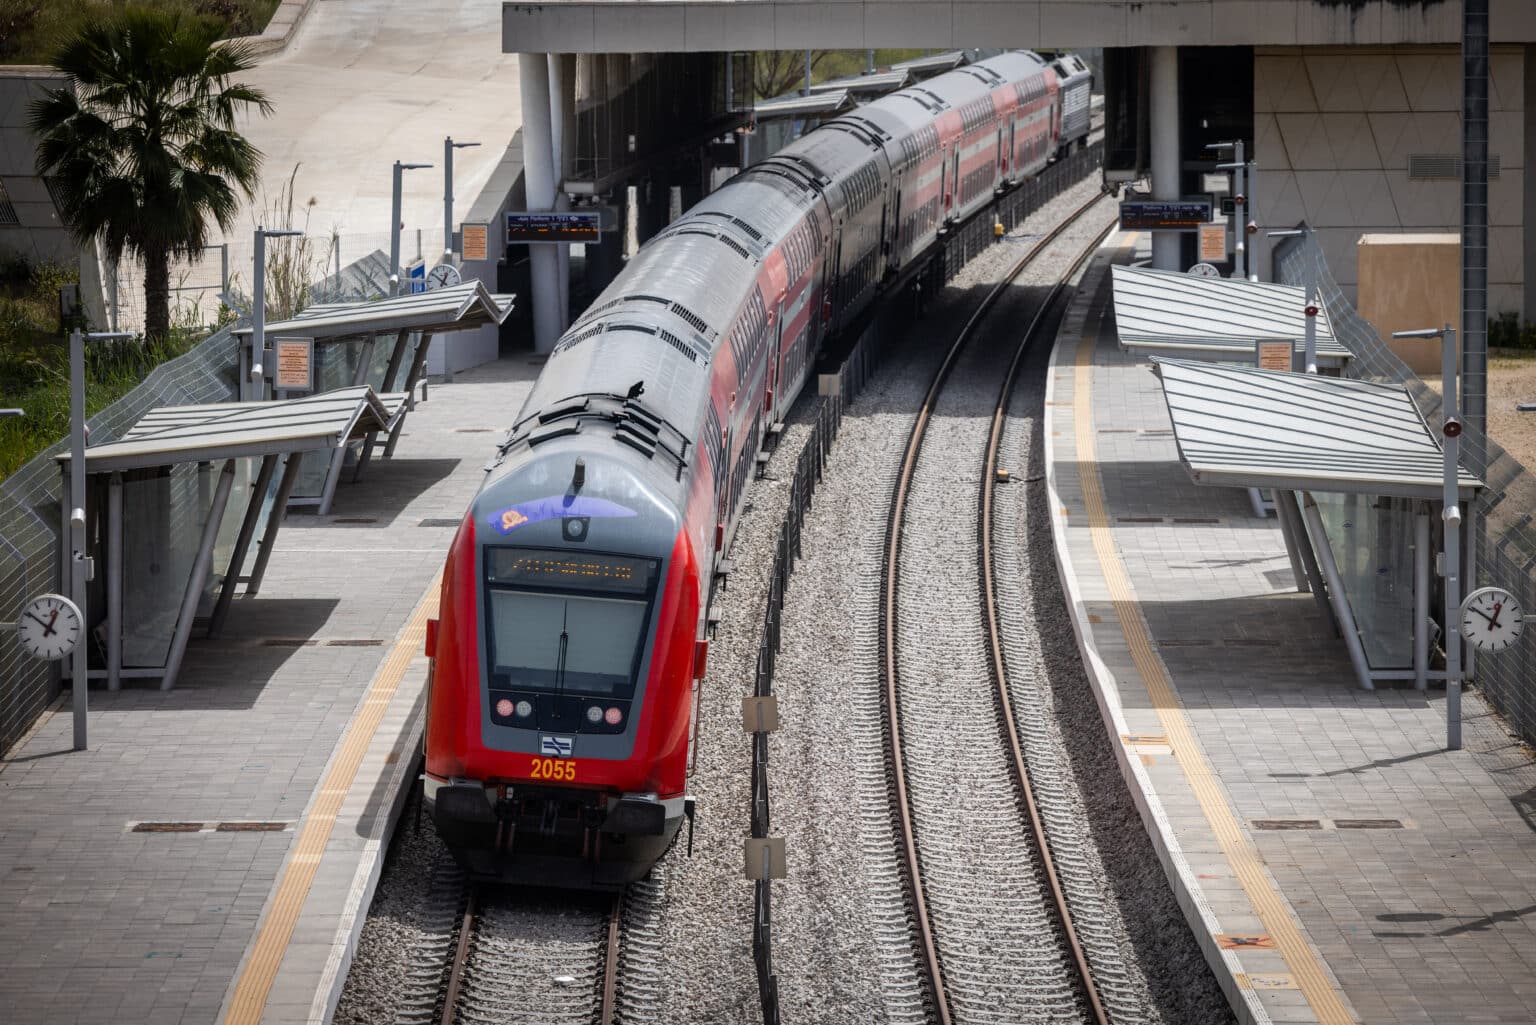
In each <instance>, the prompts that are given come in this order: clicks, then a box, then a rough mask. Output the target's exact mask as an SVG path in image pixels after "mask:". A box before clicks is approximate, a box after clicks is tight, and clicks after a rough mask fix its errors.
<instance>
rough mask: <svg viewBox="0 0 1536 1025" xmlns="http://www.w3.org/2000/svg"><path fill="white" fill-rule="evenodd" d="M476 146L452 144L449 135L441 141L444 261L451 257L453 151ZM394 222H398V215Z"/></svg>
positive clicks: (466, 143) (461, 143) (474, 144)
mask: <svg viewBox="0 0 1536 1025" xmlns="http://www.w3.org/2000/svg"><path fill="white" fill-rule="evenodd" d="M478 145H480V144H479V143H478V142H454V141H453V136H451V135H450V136H448V137H447V138H445V139H443V258H444V259H445V260H446V259H450V258H452V256H453V151H454V150H456V149H465V148H467V147H469V146H478ZM397 194H398V193H397ZM395 220H396V221H399V220H400V218H399V216H398V215H397V216H396V217H395Z"/></svg>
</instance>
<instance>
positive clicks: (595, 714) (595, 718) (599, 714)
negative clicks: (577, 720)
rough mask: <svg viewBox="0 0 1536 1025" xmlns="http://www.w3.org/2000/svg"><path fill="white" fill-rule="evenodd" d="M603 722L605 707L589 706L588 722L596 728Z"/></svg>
mask: <svg viewBox="0 0 1536 1025" xmlns="http://www.w3.org/2000/svg"><path fill="white" fill-rule="evenodd" d="M602 721H603V707H602V706H601V705H588V706H587V722H589V723H591V724H592V725H594V726H596V725H597V724H598V723H600V722H602Z"/></svg>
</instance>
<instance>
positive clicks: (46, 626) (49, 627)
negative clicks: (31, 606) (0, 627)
mask: <svg viewBox="0 0 1536 1025" xmlns="http://www.w3.org/2000/svg"><path fill="white" fill-rule="evenodd" d="M23 615H25V616H26V617H27V618H28V619H30V620H32V621H33V622H34V623H41V624H42V626H43V629H45V630H48V631H50V632H51V631H52V630H53V624H52V623H50V622H48V621H47V620H45V619H43V618H42V617H40V616H36V615H33V614H32V613H30V612H27V613H23ZM45 636H46V635H45Z"/></svg>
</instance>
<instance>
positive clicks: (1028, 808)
mask: <svg viewBox="0 0 1536 1025" xmlns="http://www.w3.org/2000/svg"><path fill="white" fill-rule="evenodd" d="M1113 227H1114V224H1111V225H1110V226H1109V228H1106V229H1105V230H1104V232H1103V233H1101V234H1100V235H1099V236H1098V237H1097V238H1096V239H1095V240H1094V244H1093V245H1091V246H1088V247H1086V248H1085V249H1084V250H1083V251H1082V253H1080V254H1079V255H1078V256H1077V258H1076V259H1075V260H1073V261H1072V264H1071V265H1070V266H1069V267H1068V268H1067V269H1066V270H1065V271H1063V272H1062V275H1061V277H1060V279H1058V280H1057V282H1056V284H1055V285H1053V286H1052V287H1051V290H1050V292H1049V293H1047V295H1046V297H1045V300H1044V301H1043V302H1041V304H1040V306H1039V308H1038V309H1037V310H1036V311H1035V315H1034V317H1032V318H1031V319H1030V322H1029V326H1028V327H1027V328H1025V330H1024V334H1023V335H1022V336H1021V337H1020V339H1019V344H1018V347H1017V348H1015V349H1014V352H1013V359H1012V360H1010V361H1009V363H1008V372H1007V374H1006V375H1004V377H1003V384H1002V387H1001V388H999V389H998V394H997V408H996V409H995V410H994V411H993V413H992V430H991V432H990V433H989V435H988V437H987V447H986V452H985V454H984V456H983V460H982V467H981V510H980V517H981V525H980V537H979V540H980V542H981V543H980V545H978V555H979V558H980V562H981V600H982V606H983V610H984V619H985V625H986V633H987V653H988V655H989V657H990V659H991V662H992V680H993V682H994V683H995V684H996V687H997V690H996V692H995V694H996V697H997V714H998V719H999V720H1000V723H1001V726H1002V729H1003V735H1004V738H1005V739H1006V740H1007V742H1008V756H1009V760H1010V762H1011V764H1012V766H1013V773H1014V782H1015V783H1016V784H1017V786H1018V790H1019V794H1020V796H1021V797H1022V799H1023V803H1024V811H1025V815H1026V817H1027V818H1028V819H1029V828H1030V832H1032V833H1033V834H1034V837H1035V845H1036V847H1037V848H1038V850H1039V852H1040V864H1041V867H1042V868H1043V869H1044V871H1045V876H1046V883H1047V886H1048V887H1049V889H1050V891H1051V899H1052V902H1053V903H1054V904H1055V906H1056V918H1057V921H1058V924H1059V925H1060V926H1061V931H1062V934H1063V936H1064V938H1065V939H1066V942H1067V946H1068V947H1069V948H1070V950H1071V954H1072V960H1073V962H1074V963H1075V964H1076V965H1077V971H1078V975H1079V976H1080V979H1081V982H1082V989H1083V996H1084V998H1085V999H1086V1000H1087V1002H1088V1007H1089V1010H1090V1011H1092V1013H1093V1020H1094V1022H1096V1023H1097V1025H1109V1014H1108V1013H1107V1012H1106V1011H1105V1010H1104V1003H1103V1001H1102V1000H1100V999H1099V991H1098V987H1097V986H1096V985H1094V981H1093V972H1092V970H1091V969H1090V967H1089V965H1088V955H1087V953H1086V952H1085V951H1084V950H1083V945H1082V943H1081V942H1080V941H1079V940H1078V937H1077V929H1076V928H1075V927H1074V926H1073V924H1072V911H1071V909H1070V908H1069V907H1068V906H1067V895H1066V889H1065V888H1064V887H1063V886H1062V883H1061V877H1060V876H1059V875H1058V874H1057V872H1056V862H1055V859H1054V858H1052V857H1051V842H1050V838H1049V837H1048V836H1047V835H1046V829H1045V818H1044V816H1042V815H1041V814H1040V807H1039V805H1038V804H1037V803H1036V801H1035V789H1034V785H1033V783H1032V782H1031V781H1030V776H1029V763H1028V760H1027V759H1026V758H1025V756H1024V745H1023V743H1022V742H1021V741H1020V739H1019V725H1018V721H1017V720H1016V719H1015V718H1014V715H1013V698H1012V696H1011V695H1010V694H1009V693H1008V667H1007V664H1006V660H1005V658H1004V655H1003V638H1002V624H1001V622H1000V620H999V617H998V612H997V582H996V580H995V579H994V577H993V573H992V511H993V495H994V492H995V490H996V486H997V456H998V452H999V450H1000V449H1001V448H1002V442H1003V425H1004V421H1005V420H1006V419H1007V415H1008V404H1009V402H1010V401H1011V400H1012V398H1013V385H1014V381H1015V379H1016V378H1017V377H1018V372H1019V367H1020V365H1021V364H1022V363H1023V362H1024V354H1025V353H1026V352H1028V351H1029V349H1030V347H1031V345H1032V343H1033V342H1034V341H1035V337H1036V335H1037V333H1038V332H1039V331H1040V329H1041V328H1042V327H1043V326H1044V325H1045V323H1046V315H1047V314H1048V313H1049V312H1050V311H1051V309H1052V307H1054V306H1055V305H1056V300H1057V298H1058V297H1059V296H1060V295H1061V292H1062V290H1063V289H1064V288H1065V287H1066V284H1067V281H1068V280H1069V279H1071V277H1072V275H1073V274H1075V273H1077V270H1078V268H1080V267H1081V266H1082V265H1083V264H1084V263H1086V262H1087V260H1088V257H1089V256H1090V255H1092V253H1093V252H1094V250H1095V249H1096V248H1098V244H1099V243H1100V242H1102V241H1103V239H1104V238H1105V236H1107V235H1108V234H1109V231H1110V229H1112V228H1113Z"/></svg>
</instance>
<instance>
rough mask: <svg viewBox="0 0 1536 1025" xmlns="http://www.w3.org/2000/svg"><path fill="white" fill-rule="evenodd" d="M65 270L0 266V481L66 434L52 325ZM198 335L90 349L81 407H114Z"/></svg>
mask: <svg viewBox="0 0 1536 1025" xmlns="http://www.w3.org/2000/svg"><path fill="white" fill-rule="evenodd" d="M78 277H79V275H78V274H77V273H76V272H75V271H74V270H73V269H70V268H64V267H60V266H58V265H57V264H47V265H44V266H42V267H36V268H31V267H28V266H27V265H26V264H24V263H20V262H11V263H7V264H5V265H0V408H19V409H23V410H25V411H26V415H25V416H24V417H3V418H0V480H4V479H5V478H6V477H8V476H10V475H11V474H13V473H15V472H16V471H17V470H19V469H21V467H23V466H24V465H26V463H27V462H28V460H30V459H32V457H33V456H35V455H37V454H38V453H39V452H41V451H42V450H43V449H45V448H47V447H48V446H49V445H51V444H53V443H54V442H55V441H58V440H59V439H60V438H62V437H64V436H66V435H67V434H68V433H69V345H68V341H67V338H66V327H65V325H64V324H62V323H60V320H59V289H60V288H61V287H62V286H64V285H67V284H73V283H75V282H76V280H77V279H78ZM203 334H204V332H203V331H202V330H201V329H200V328H198V329H191V328H180V327H178V328H176V329H173V330H172V331H171V332H170V333H169V335H168V336H167V337H166V338H165V339H164V340H163V341H160V342H157V343H151V344H148V345H146V344H144V343H142V342H137V341H130V342H121V343H99V342H98V343H93V344H91V345H90V346H88V347H87V348H86V354H85V355H86V359H85V370H86V374H85V403H86V410H87V413H88V414H90V413H95V412H96V411H97V410H100V409H102V408H103V407H105V406H107V405H108V404H110V403H112V402H114V401H116V400H117V399H118V398H119V397H121V396H122V395H124V394H125V393H126V392H128V391H129V390H130V389H131V388H133V386H134V385H136V384H138V383H139V382H140V381H142V380H144V377H145V375H146V374H148V373H149V372H150V371H151V370H153V369H154V368H155V367H156V366H157V365H159V364H160V363H161V362H163V361H165V360H168V359H172V358H173V357H176V356H179V355H181V354H182V353H183V352H186V351H187V350H188V349H190V348H191V347H192V345H193V344H194V343H195V342H196V341H197V340H198V339H200V338H201V337H203Z"/></svg>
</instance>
